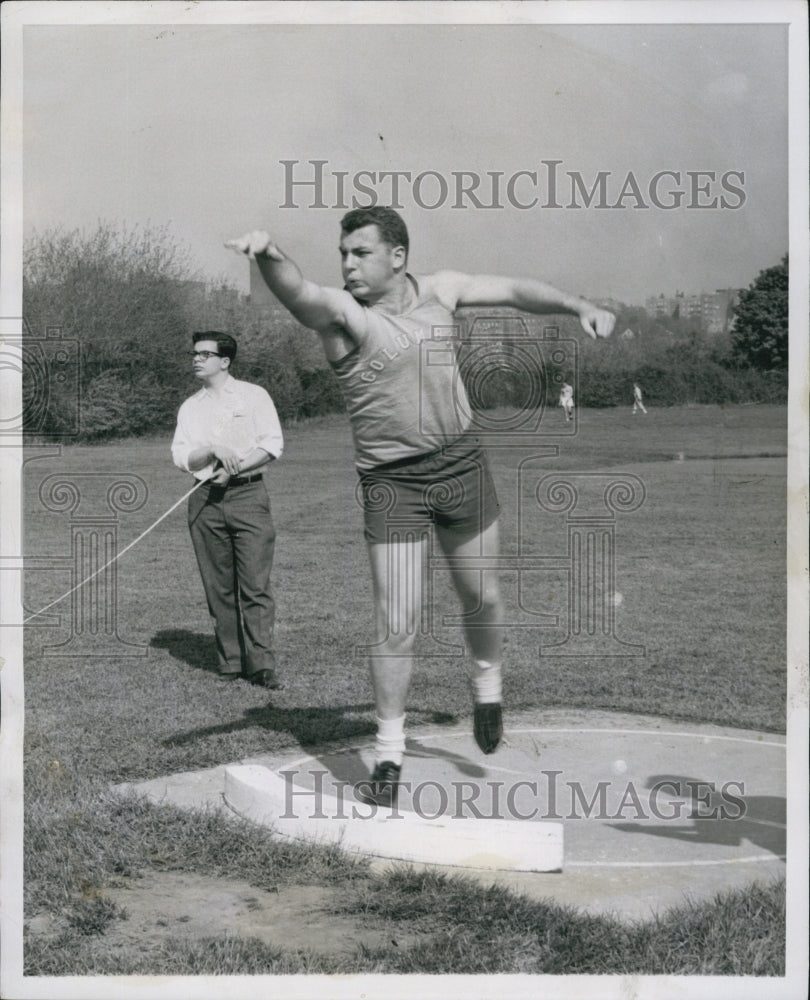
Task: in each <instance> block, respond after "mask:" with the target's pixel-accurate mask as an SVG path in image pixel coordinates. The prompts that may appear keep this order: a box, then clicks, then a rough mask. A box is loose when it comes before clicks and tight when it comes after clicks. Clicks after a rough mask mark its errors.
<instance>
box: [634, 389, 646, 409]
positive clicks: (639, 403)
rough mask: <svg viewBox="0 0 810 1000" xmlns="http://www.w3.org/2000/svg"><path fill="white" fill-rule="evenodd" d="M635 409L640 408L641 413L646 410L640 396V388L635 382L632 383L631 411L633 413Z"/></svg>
mask: <svg viewBox="0 0 810 1000" xmlns="http://www.w3.org/2000/svg"><path fill="white" fill-rule="evenodd" d="M636 410H641V412H642V413H646V412H647V410H646V408H645V406H644V403H643V401H642V398H641V389H640V388H639V386H638V384H637V383H633V413H635V412H636Z"/></svg>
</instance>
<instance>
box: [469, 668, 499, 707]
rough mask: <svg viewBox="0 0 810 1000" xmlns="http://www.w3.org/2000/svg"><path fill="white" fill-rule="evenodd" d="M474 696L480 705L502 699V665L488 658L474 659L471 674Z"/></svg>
mask: <svg viewBox="0 0 810 1000" xmlns="http://www.w3.org/2000/svg"><path fill="white" fill-rule="evenodd" d="M471 680H472V688H473V696H474V697H475V700H476V702H477V703H478V704H479V705H487V704H492V703H493V702H499V701H500V700H501V665H500V663H489V662H488V661H487V660H473V669H472V674H471Z"/></svg>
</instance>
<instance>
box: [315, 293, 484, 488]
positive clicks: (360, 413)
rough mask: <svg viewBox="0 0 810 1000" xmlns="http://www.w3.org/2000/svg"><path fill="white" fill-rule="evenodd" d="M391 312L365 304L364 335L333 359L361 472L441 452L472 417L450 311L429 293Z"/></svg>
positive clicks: (461, 432) (464, 429)
mask: <svg viewBox="0 0 810 1000" xmlns="http://www.w3.org/2000/svg"><path fill="white" fill-rule="evenodd" d="M408 279H409V281H410V282H411V283H412V287H413V289H414V291H415V293H416V301H415V302H414V304H413V305H412V306H411V308H410V309H408V310H407V311H406V312H404V313H401V314H398V315H390V314H388V313H385V312H382V311H381V310H377V309H375V308H374V307H373V306H372V307H370V308H369V307H365V313H366V331H367V336H366V338H365V340H364V341H363V343H362V344H360V345H358V346H357V347H356V348H355V349H354V350H353V351H352V352H351V353H350V354H347V355H346V357H344V358H341V360H340V361H333V362H332V363H331V364H332V368H333V370H334V372H335V374H336V375H337V378H338V381H339V383H340V386H341V389H342V390H343V397H344V399H345V401H346V408H347V410H348V412H349V418H350V420H351V426H352V434H353V437H354V447H355V459H356V463H357V468H358V469H359V470H361V471H365V470H368V469H372V468H374V467H375V466H378V465H385V464H386V463H388V462H396V461H399V460H401V459H406V458H411V457H413V456H416V455H424V454H427V453H429V452H432V451H438V450H439V449H440V448H442V447H443V446H444V445H446V444H449V443H450V442H451V441H453V440H455V439H456V438H458V437H459V436H460V435H461V434H463V433H464V432H465V431H466V430H467V429H468V427H469V425H470V423H471V420H472V418H471V415H470V406H469V402H468V400H467V394H466V391H465V389H464V384H463V383H462V381H461V376H460V374H459V369H458V363H457V360H456V346H455V340H454V338H455V334H456V331H457V327H456V326H455V325H454V323H453V314H452V313H451V312H450V310H449V309H447V308H446V306H443V305H442V304H441V303H440V302H439V301H438V299H436V298H435V297H434V296H433V295H424V296H423V295H421V294H420V292H419V286H418V285H417V283H416V281H415V279H414V278H412V277H411V276H410V275H408Z"/></svg>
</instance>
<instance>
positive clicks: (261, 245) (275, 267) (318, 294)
mask: <svg viewBox="0 0 810 1000" xmlns="http://www.w3.org/2000/svg"><path fill="white" fill-rule="evenodd" d="M225 246H226V247H228V248H229V249H231V250H236V251H237V253H243V254H245V255H247V256H252V257H255V259H256V263H257V264H258V266H259V270H260V271H261V274H262V277H263V278H264V280H265V282H266V283H267V286H268V287H269V289H270V291H271V292H272V293H273V295H275V296H276V298H277V299H278V300H279V302H281V304H282V305H283V306H285V307H286V308H287V309H289V311H290V312H291V313H292V314H293V316H295V318H296V319H297V320H298V321H299V323H302V324H303V325H304V326H308V327H309V328H310V329H312V330H317V331H318V332H321V331H323V330H326V329H327V328H329V327H330V326H334V325H338V326H341V327H344V328H346V329H348V328H349V327H350V323H349V317H348V316H347V311H349V312H352V311H353V305H356V304H355V302H354V299H353V298H352V297H351V295H349V293H348V292H345V291H342V290H340V289H337V288H324V287H322V286H321V285H316V284H315V283H314V282H313V281H308V280H307V279H306V278H305V277H304V276H303V275H302V274H301V271H300V270H299V268H298V265H297V264H296V263H295V261H293V260H292V259H291V258H289V257H288V256H287V255H286V254H285V253H283V252H282V251H281V250H280V249H279V248H278V246H277V245H276V244H275V243H274V242H273V240H272V239H271V238H270V236H269V234H268V233H266V232H264V230H254V231H253V232H250V233H246V234H245V235H244V236H240V237H239V238H237V239H233V240H228V241H227V243H226V244H225Z"/></svg>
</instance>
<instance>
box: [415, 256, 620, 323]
mask: <svg viewBox="0 0 810 1000" xmlns="http://www.w3.org/2000/svg"><path fill="white" fill-rule="evenodd" d="M433 280H434V282H435V285H436V290H437V293H438V294H439V296H440V298H442V299H444V300H445V301H448V304H450V302H452V307H453V308H455V307H456V306H513V307H514V308H516V309H522V310H523V311H524V312H528V313H537V314H541V315H542V314H547V313H561V312H562V313H572V314H573V315H574V316H578V317H579V322H580V324H581V326H582V329H583V330H584V331H585V332H586V333H587V334H588V335H589V336H591V337H593V338H594V339H596V338H597V337H609V336H610V334H611V333H612V332H613V324H614V323H615V322H616V317H615V316H614V315H613V313H611V312H608V310H607V309H600V308H599V307H598V306H595V305H593V303H591V302H588V301H586V300H585V299H581V298H579V297H578V296H576V295H568V294H567V293H566V292H561V291H560V290H559V289H557V288H554V287H553V286H552V285H547V284H546V283H545V282H542V281H536V280H534V279H533V278H502V277H498V276H497V275H490V274H461V273H459V272H458V271H440V272H438V273H437V274H435V275H434V276H433Z"/></svg>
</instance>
